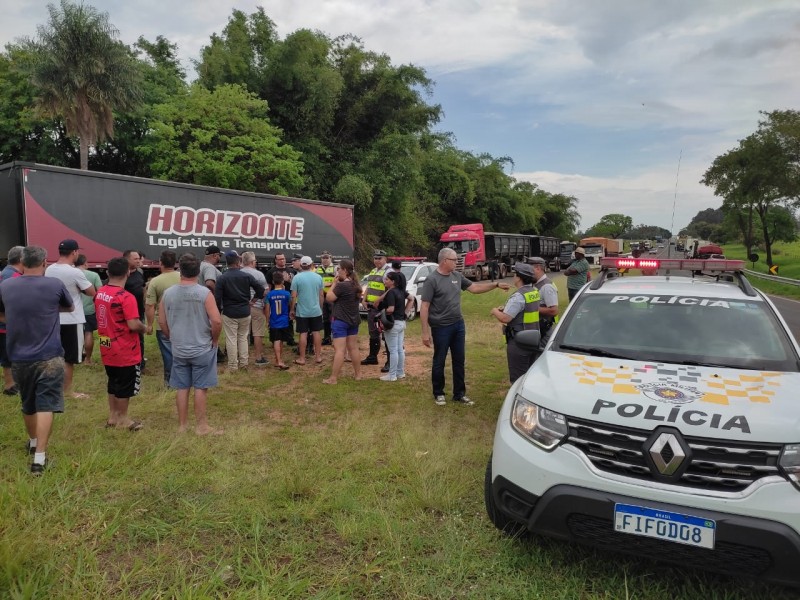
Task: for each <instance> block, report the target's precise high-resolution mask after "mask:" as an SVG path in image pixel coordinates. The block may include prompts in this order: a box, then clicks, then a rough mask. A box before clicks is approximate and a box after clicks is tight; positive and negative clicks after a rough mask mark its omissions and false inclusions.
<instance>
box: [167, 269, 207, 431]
mask: <svg viewBox="0 0 800 600" xmlns="http://www.w3.org/2000/svg"><path fill="white" fill-rule="evenodd" d="M179 265H180V273H181V281H180V283H179V284H178V285H173V286H172V287H170V288H169V289H167V290H166V291H165V292H164V295H163V296H162V297H161V303H160V304H159V307H158V324H159V327H160V328H161V332H162V333H163V335H164V336H165V337H166V338H167V339H169V340H170V345H171V347H172V370H171V371H170V377H169V384H170V386H171V387H173V388H175V389H177V390H178V392H177V398H176V400H175V403H176V404H177V406H178V431H181V432H183V431H186V428H187V426H188V421H189V390H190V388H194V415H195V419H196V421H197V424H196V426H195V433H197V434H198V435H206V434H209V433H221V432H220V431H219V430H215V429H212V428H211V427H210V426H209V425H208V421H207V420H206V400H207V398H208V388H210V387H214V386H216V385H217V360H216V356H217V345H218V343H219V334H220V332H221V331H222V317H221V316H220V314H219V309H218V308H217V303H216V301H215V300H214V295H213V294H212V293H211V291H210V290H209V289H208V288H206V287H204V286H202V285H199V284H198V283H197V277H198V276H199V275H200V261H199V260H198V259H197V257H196V256H195V255H194V254H184V255H183V256H181V258H180V263H179Z"/></svg>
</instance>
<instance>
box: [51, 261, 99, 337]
mask: <svg viewBox="0 0 800 600" xmlns="http://www.w3.org/2000/svg"><path fill="white" fill-rule="evenodd" d="M44 275H45V277H55V278H56V279H60V280H61V281H62V282H63V283H64V287H65V288H67V291H68V292H69V295H70V296H72V304H73V305H74V306H75V310H73V311H72V312H62V313H60V315H59V318H60V320H61V324H62V325H75V324H77V323H86V315H84V314H83V302H81V291H82V290H85V289H87V288H90V287H92V282H91V281H89V280H88V279H87V278H86V275H84V273H83V271H82V270H80V269H79V268H78V267H73V266H72V265H65V264H62V263H55V264H52V265H50V266H49V267H47V269H46V270H45V272H44Z"/></svg>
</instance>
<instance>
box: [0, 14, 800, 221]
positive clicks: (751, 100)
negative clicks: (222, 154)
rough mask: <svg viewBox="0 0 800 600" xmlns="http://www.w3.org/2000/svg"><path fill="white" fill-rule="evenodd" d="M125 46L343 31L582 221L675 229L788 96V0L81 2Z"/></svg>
mask: <svg viewBox="0 0 800 600" xmlns="http://www.w3.org/2000/svg"><path fill="white" fill-rule="evenodd" d="M2 3H3V4H4V5H5V6H4V7H3V11H2V14H3V18H2V20H0V43H2V44H3V45H5V43H7V42H11V41H13V40H15V39H16V38H18V37H20V36H35V34H36V26H37V25H40V24H43V23H45V22H46V21H47V9H46V2H44V1H43V0H14V2H11V1H10V0H3V2H2ZM86 3H87V4H91V5H92V6H94V7H95V8H97V9H99V10H101V11H104V12H107V13H108V14H109V19H110V22H111V23H112V24H114V25H115V26H116V27H117V29H119V36H120V39H122V40H123V41H124V42H126V43H132V42H134V41H135V40H136V39H137V38H138V37H139V36H140V35H144V36H145V37H146V38H147V39H150V40H154V39H155V37H156V36H157V35H163V36H165V37H166V38H167V39H169V40H170V41H171V42H173V43H176V44H177V45H178V47H179V53H180V57H181V60H182V61H183V63H184V64H185V66H186V67H187V70H189V71H191V60H192V59H196V58H198V57H199V54H200V49H201V48H202V47H203V46H204V45H206V44H207V43H208V40H209V37H210V36H211V34H212V33H215V32H216V33H221V31H222V29H223V28H224V27H225V24H226V23H227V20H228V18H229V17H230V15H231V12H232V11H233V10H234V9H239V10H242V11H244V12H246V13H251V12H253V11H254V10H255V9H256V7H258V6H263V7H264V10H265V12H266V14H267V15H268V16H269V17H270V18H271V19H272V20H273V21H274V22H275V23H276V25H277V28H278V34H279V36H280V37H281V38H284V37H286V36H287V35H288V34H290V33H292V32H294V31H296V30H298V29H312V30H318V31H321V32H323V33H325V34H327V35H330V36H332V37H335V36H338V35H342V34H354V35H356V36H358V37H359V38H361V40H362V41H363V43H364V46H365V48H366V49H367V50H371V51H375V52H382V53H385V54H387V55H388V56H389V57H390V58H391V60H392V62H393V64H395V65H399V64H408V63H413V64H414V65H416V66H419V67H422V68H424V69H425V71H426V74H427V76H428V77H429V78H430V79H431V80H432V81H433V82H434V87H433V93H432V95H431V96H430V97H428V98H426V101H427V102H429V103H433V104H440V105H441V106H442V109H443V111H444V118H443V119H442V120H441V122H440V123H438V124H437V125H436V127H435V129H436V130H438V131H446V132H450V133H452V134H453V136H454V138H455V140H456V145H457V146H458V147H459V148H460V149H462V150H467V151H469V152H473V153H475V154H483V153H488V154H490V155H492V156H494V157H510V158H511V159H512V161H513V170H512V171H511V172H510V174H511V175H512V176H513V177H514V178H516V179H517V180H520V181H523V180H524V181H531V182H533V183H535V184H537V185H538V186H539V187H540V188H542V189H544V190H546V191H548V192H553V193H564V194H568V195H572V196H575V197H576V198H577V199H578V212H579V213H580V215H581V228H582V229H586V228H588V227H590V226H592V225H593V224H595V223H597V221H599V220H600V218H601V217H602V216H603V215H606V214H610V213H622V214H624V215H627V216H630V217H631V218H632V219H633V222H634V224H635V225H656V226H660V227H663V228H665V229H668V230H670V231H673V232H674V233H677V232H678V231H679V230H680V229H682V228H683V227H685V226H686V225H688V224H689V222H690V221H691V219H692V218H693V217H694V216H695V215H696V214H697V213H698V212H699V211H701V210H704V209H706V208H718V207H719V206H720V205H721V203H722V201H721V199H720V198H718V197H715V196H714V194H713V192H712V190H711V189H710V188H707V187H706V186H704V185H703V184H701V183H700V179H701V178H702V176H703V173H704V172H705V170H706V169H708V167H709V166H710V165H711V163H712V162H713V161H714V159H715V158H716V157H717V156H719V155H721V154H723V153H725V152H727V151H728V150H731V149H733V148H735V147H736V146H737V144H738V141H739V140H741V139H743V138H744V137H746V136H748V135H749V134H750V133H753V132H754V131H755V130H756V128H757V126H758V121H759V118H760V115H759V111H762V110H763V111H771V110H777V109H800V106H798V104H800V74H799V73H798V70H797V64H798V59H800V2H798V1H797V0H767V1H765V0H747V1H745V0H670V1H669V2H663V1H662V2H657V1H655V0H603V1H602V2H599V1H597V0H494V1H492V2H488V1H484V0H403V1H400V0H394V1H388V0H271V1H267V2H258V1H255V0H238V1H236V0H213V1H212V0H194V1H193V2H186V1H185V0H135V1H133V2H121V1H119V0H93V1H89V2H86Z"/></svg>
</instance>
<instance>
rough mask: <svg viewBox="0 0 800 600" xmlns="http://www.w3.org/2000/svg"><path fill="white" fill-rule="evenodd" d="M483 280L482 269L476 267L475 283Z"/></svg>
mask: <svg viewBox="0 0 800 600" xmlns="http://www.w3.org/2000/svg"><path fill="white" fill-rule="evenodd" d="M481 279H483V267H481V266H477V267H475V281H480V280H481Z"/></svg>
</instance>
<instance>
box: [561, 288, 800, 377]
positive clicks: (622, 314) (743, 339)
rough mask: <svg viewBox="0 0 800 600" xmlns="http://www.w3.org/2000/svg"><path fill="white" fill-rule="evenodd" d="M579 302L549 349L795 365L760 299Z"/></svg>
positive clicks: (607, 297) (599, 298)
mask: <svg viewBox="0 0 800 600" xmlns="http://www.w3.org/2000/svg"><path fill="white" fill-rule="evenodd" d="M577 302H578V304H576V306H575V307H574V308H573V309H572V310H571V311H570V314H569V316H568V317H567V320H566V322H565V323H564V324H563V325H562V327H561V328H560V329H559V333H558V336H557V339H556V340H555V343H554V347H553V349H554V350H561V351H564V352H567V351H572V352H574V351H575V350H572V348H578V347H585V348H591V349H593V350H594V352H593V353H594V354H595V355H600V352H598V350H600V351H604V352H607V353H610V354H616V355H619V356H626V357H627V356H629V357H631V358H633V359H634V360H639V361H654V362H669V363H677V364H680V363H683V364H692V365H707V366H716V367H731V368H737V369H754V370H773V371H795V372H797V371H798V370H800V367H799V366H798V357H797V356H796V354H795V352H794V349H793V347H792V345H791V343H790V341H789V337H788V335H787V334H786V332H785V331H784V330H783V328H782V326H781V325H780V323H779V322H778V321H777V319H776V318H775V315H774V314H773V313H772V311H771V310H770V308H769V307H768V306H767V305H766V303H764V302H759V301H752V300H739V299H737V300H726V299H723V298H691V297H683V296H670V295H667V294H660V295H640V296H614V295H611V294H583V295H581V296H580V297H579V298H578V299H577ZM587 354H592V352H587Z"/></svg>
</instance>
